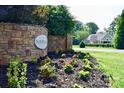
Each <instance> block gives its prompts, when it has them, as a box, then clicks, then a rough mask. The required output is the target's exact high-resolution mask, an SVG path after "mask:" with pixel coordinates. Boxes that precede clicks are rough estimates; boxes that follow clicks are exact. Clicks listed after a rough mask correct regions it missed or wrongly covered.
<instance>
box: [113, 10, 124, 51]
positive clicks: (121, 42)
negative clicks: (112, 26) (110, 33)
mask: <svg viewBox="0 0 124 93" xmlns="http://www.w3.org/2000/svg"><path fill="white" fill-rule="evenodd" d="M114 47H115V48H117V49H124V10H123V11H122V14H121V16H120V17H119V19H118V22H117V31H116V34H115V40H114Z"/></svg>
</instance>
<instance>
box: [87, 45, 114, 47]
mask: <svg viewBox="0 0 124 93" xmlns="http://www.w3.org/2000/svg"><path fill="white" fill-rule="evenodd" d="M85 45H86V46H93V47H113V45H111V44H85Z"/></svg>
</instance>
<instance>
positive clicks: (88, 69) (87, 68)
mask: <svg viewBox="0 0 124 93" xmlns="http://www.w3.org/2000/svg"><path fill="white" fill-rule="evenodd" d="M83 69H84V70H85V71H91V70H92V68H91V66H90V65H89V64H87V65H85V66H84V67H83Z"/></svg>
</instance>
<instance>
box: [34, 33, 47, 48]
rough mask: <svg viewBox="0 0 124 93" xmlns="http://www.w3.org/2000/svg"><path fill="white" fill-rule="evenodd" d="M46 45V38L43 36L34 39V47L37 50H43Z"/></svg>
mask: <svg viewBox="0 0 124 93" xmlns="http://www.w3.org/2000/svg"><path fill="white" fill-rule="evenodd" d="M47 44H48V39H47V36H45V35H39V36H37V37H36V38H35V45H36V47H37V48H39V49H45V48H46V47H47Z"/></svg>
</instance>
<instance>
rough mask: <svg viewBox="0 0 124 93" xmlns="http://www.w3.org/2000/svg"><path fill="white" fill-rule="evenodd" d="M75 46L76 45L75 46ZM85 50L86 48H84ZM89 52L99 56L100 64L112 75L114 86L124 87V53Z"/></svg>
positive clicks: (96, 56)
mask: <svg viewBox="0 0 124 93" xmlns="http://www.w3.org/2000/svg"><path fill="white" fill-rule="evenodd" d="M73 48H74V47H73ZM83 51H84V50H83ZM85 52H89V53H90V54H91V55H92V56H94V57H95V58H97V60H98V62H99V64H100V66H101V68H102V69H104V71H105V72H106V73H107V74H110V75H112V77H113V79H114V81H112V86H113V87H116V88H124V53H108V52H93V51H92V52H91V51H85Z"/></svg>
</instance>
